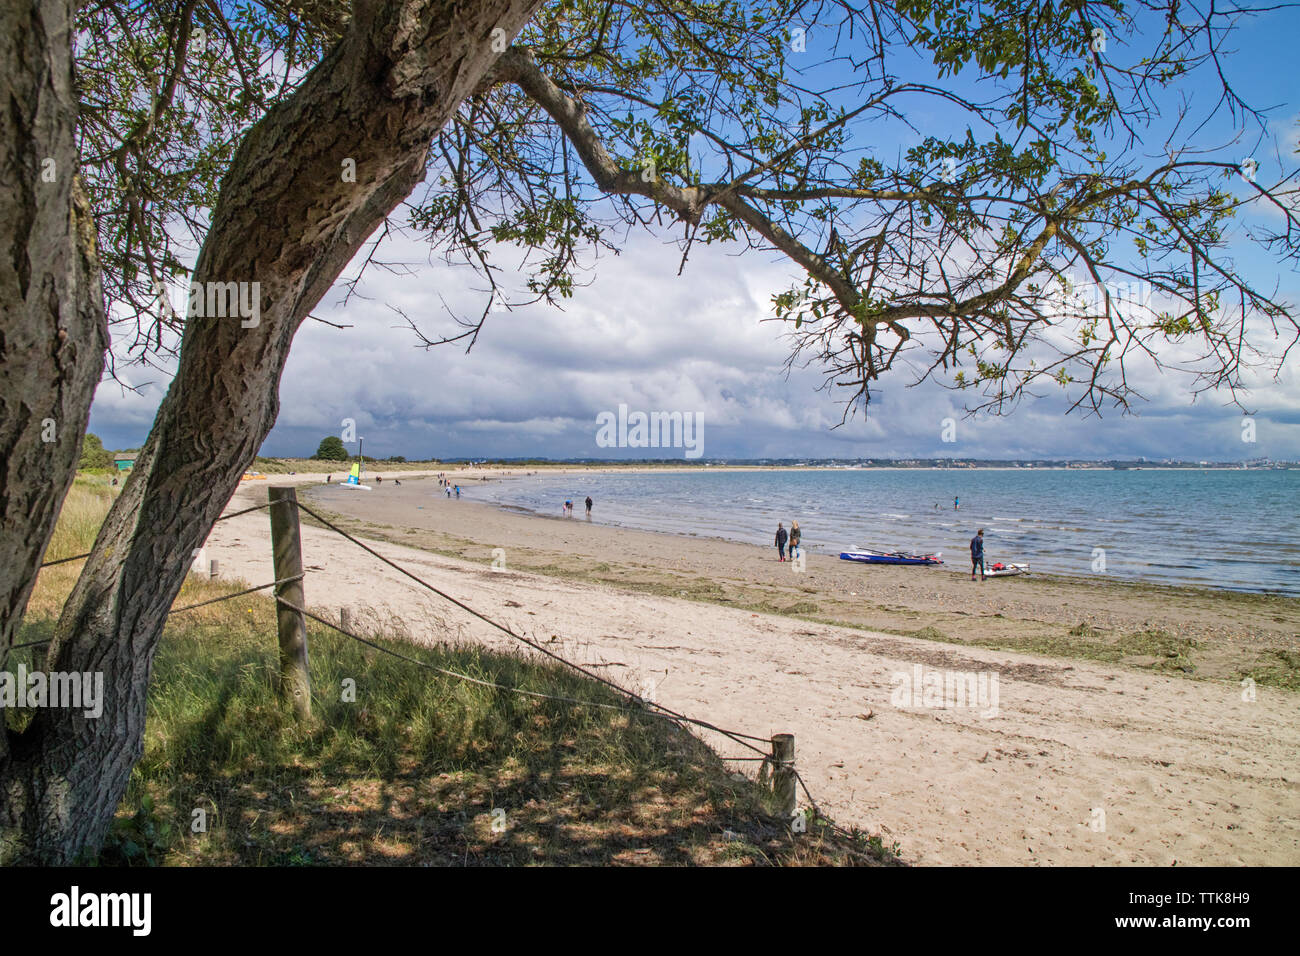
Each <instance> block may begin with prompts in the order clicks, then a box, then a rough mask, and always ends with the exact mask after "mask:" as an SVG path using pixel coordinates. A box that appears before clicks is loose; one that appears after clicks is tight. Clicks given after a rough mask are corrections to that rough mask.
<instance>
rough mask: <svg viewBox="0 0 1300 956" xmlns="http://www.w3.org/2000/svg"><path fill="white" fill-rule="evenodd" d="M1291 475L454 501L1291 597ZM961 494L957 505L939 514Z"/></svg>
mask: <svg viewBox="0 0 1300 956" xmlns="http://www.w3.org/2000/svg"><path fill="white" fill-rule="evenodd" d="M1298 492H1300V472H1297V471H1241V470H1234V471H1230V470H1215V471H1200V470H1190V469H1189V470H1177V471H1154V470H1146V469H1142V470H1129V471H1109V470H1106V471H1103V470H1091V469H1088V470H1060V471H1046V470H1029V469H1007V470H996V471H995V470H978V471H973V470H964V469H951V470H933V471H932V470H920V469H915V470H914V469H898V470H867V469H843V470H832V471H812V470H809V471H780V472H761V471H742V472H734V471H733V472H729V471H703V470H702V471H698V472H688V473H650V474H573V475H545V474H541V475H536V476H531V477H521V478H515V479H509V480H505V481H500V482H493V483H490V484H487V485H481V486H476V487H473V488H462V493H463V494H465V495H466V497H468V498H471V499H473V500H477V501H487V502H492V503H495V504H500V505H512V506H516V507H520V508H524V509H526V510H529V511H535V512H538V513H541V514H548V515H556V516H558V515H559V514H560V512H561V507H562V505H563V504H564V501H565V500H566V499H569V500H572V501H573V505H574V515H575V516H576V518H577V520H582V518H583V499H584V498H586V497H587V496H588V495H590V496H591V497H592V498H593V499H594V501H595V509H594V513H593V516H594V518H595V519H596V520H598V521H600V522H602V523H605V524H617V525H622V526H625V527H630V528H643V529H649V530H655V531H668V532H674V533H679V534H694V535H701V536H711V537H720V538H728V539H731V540H736V541H746V542H750V543H754V544H763V545H771V544H772V538H773V535H774V534H775V532H776V525H777V522H778V521H782V522H784V523H785V526H786V528H789V527H790V522H791V521H792V520H797V521H798V522H799V527H800V529H801V531H802V532H803V544H804V547H806V548H808V549H809V550H812V551H817V552H821V553H826V554H833V553H838V552H839V551H841V550H845V549H848V548H854V547H870V548H880V549H885V550H894V549H904V550H909V551H924V552H930V551H942V552H944V559H945V562H946V563H948V564H949V565H952V566H956V567H959V568H963V569H964V568H965V567H968V566H969V551H968V545H969V541H970V539H971V537H972V536H973V535H974V534H975V531H976V529H977V528H984V537H985V555H986V557H987V559H988V561H989V562H993V561H1005V562H1008V563H1010V562H1013V561H1014V562H1023V561H1028V562H1029V563H1030V564H1032V565H1033V567H1034V569H1035V570H1041V571H1058V572H1064V573H1070V574H1091V573H1097V572H1098V570H1099V569H1100V566H1101V565H1100V562H1101V561H1102V560H1104V567H1105V573H1106V574H1110V575H1114V576H1116V577H1121V578H1129V579H1141V580H1147V581H1154V582H1159V583H1165V584H1194V585H1211V586H1215V587H1223V588H1231V589H1236V590H1249V591H1276V592H1281V593H1286V594H1293V595H1300V509H1297V504H1296V503H1297V500H1300V494H1298ZM954 496H960V498H961V509H960V510H959V511H954V510H953V497H954Z"/></svg>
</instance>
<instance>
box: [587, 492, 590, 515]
mask: <svg viewBox="0 0 1300 956" xmlns="http://www.w3.org/2000/svg"><path fill="white" fill-rule="evenodd" d="M587 517H588V518H590V517H591V495H587Z"/></svg>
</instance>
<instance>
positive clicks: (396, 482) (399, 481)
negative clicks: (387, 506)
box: [393, 478, 402, 485]
mask: <svg viewBox="0 0 1300 956" xmlns="http://www.w3.org/2000/svg"><path fill="white" fill-rule="evenodd" d="M401 483H402V479H401V478H394V479H393V484H395V485H400V484H401Z"/></svg>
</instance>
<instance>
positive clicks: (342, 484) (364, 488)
mask: <svg viewBox="0 0 1300 956" xmlns="http://www.w3.org/2000/svg"><path fill="white" fill-rule="evenodd" d="M339 486H340V487H342V488H360V489H361V490H362V491H370V486H369V485H354V484H352V482H350V481H340V482H339Z"/></svg>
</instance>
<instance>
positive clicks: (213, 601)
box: [9, 574, 305, 651]
mask: <svg viewBox="0 0 1300 956" xmlns="http://www.w3.org/2000/svg"><path fill="white" fill-rule="evenodd" d="M304 576H305V575H302V574H295V575H294V576H293V577H291V578H281V579H280V580H279V581H272V582H271V583H270V584H259V585H258V586H257V587H255V588H245V589H244V590H242V591H236V592H235V593H234V594H223V595H221V597H214V598H212V599H211V600H209V601H200V602H199V603H198V604H187V605H186V606H185V607H174V608H172V609H171V610H170V611H168V612H167V613H168V614H179V613H180V612H181V611H192V610H194V609H195V608H196V607H206V606H207V605H209V604H216V603H218V602H219V601H229V600H230V599H231V598H237V597H243V596H244V595H245V594H252V593H253V592H254V591H265V590H266V589H267V588H273V587H275V586H276V585H278V584H285V583H287V582H289V581H301V580H302V579H303V577H304ZM52 640H53V638H46V639H45V640H43V641H27V642H26V643H24V644H10V645H9V650H11V651H17V650H21V649H22V648H24V647H40V646H41V645H42V644H49V643H50V642H51V641H52Z"/></svg>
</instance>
